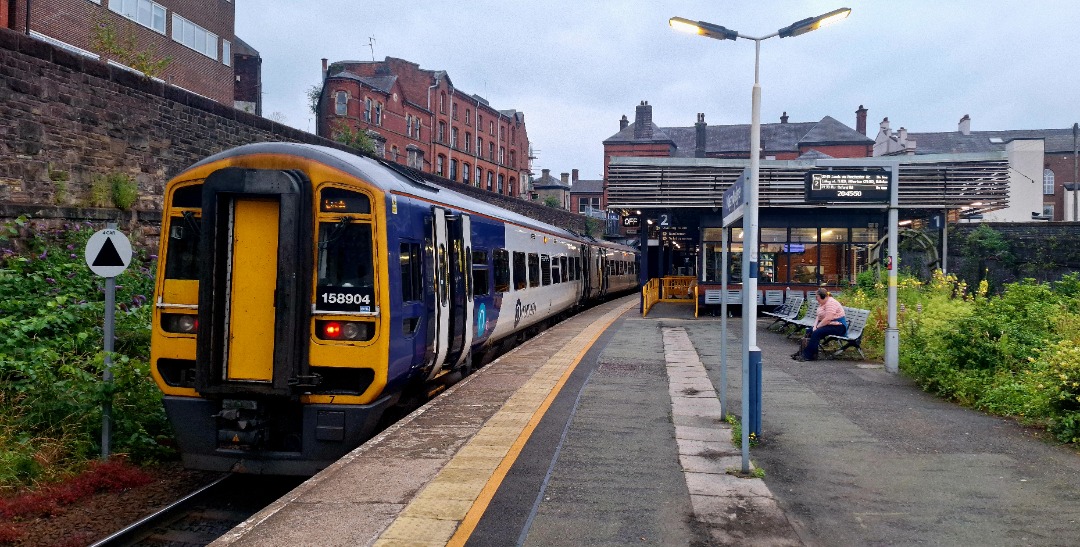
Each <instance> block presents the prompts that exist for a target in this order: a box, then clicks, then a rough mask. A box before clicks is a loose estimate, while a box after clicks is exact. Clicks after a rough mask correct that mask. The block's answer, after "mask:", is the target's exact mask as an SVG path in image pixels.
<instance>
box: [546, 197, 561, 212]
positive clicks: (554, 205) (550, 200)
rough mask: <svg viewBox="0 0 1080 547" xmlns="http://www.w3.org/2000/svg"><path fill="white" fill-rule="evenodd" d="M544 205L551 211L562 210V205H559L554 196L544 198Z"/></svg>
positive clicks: (557, 199)
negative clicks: (551, 209)
mask: <svg viewBox="0 0 1080 547" xmlns="http://www.w3.org/2000/svg"><path fill="white" fill-rule="evenodd" d="M544 205H547V206H548V207H551V208H553V209H562V203H560V202H559V198H557V197H555V196H544Z"/></svg>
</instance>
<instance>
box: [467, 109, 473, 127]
mask: <svg viewBox="0 0 1080 547" xmlns="http://www.w3.org/2000/svg"><path fill="white" fill-rule="evenodd" d="M471 124H472V110H469V109H468V108H466V109H465V125H471Z"/></svg>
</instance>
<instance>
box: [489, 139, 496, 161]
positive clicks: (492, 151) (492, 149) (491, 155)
mask: <svg viewBox="0 0 1080 547" xmlns="http://www.w3.org/2000/svg"><path fill="white" fill-rule="evenodd" d="M488 161H495V143H494V142H489V143H488Z"/></svg>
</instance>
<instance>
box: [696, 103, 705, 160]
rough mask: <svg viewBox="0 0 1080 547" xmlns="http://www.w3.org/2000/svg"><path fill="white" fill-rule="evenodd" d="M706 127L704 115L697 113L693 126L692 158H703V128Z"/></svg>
mask: <svg viewBox="0 0 1080 547" xmlns="http://www.w3.org/2000/svg"><path fill="white" fill-rule="evenodd" d="M706 127H708V125H707V124H706V123H705V113H704V112H699V113H698V115H697V123H695V124H694V157H695V158H704V157H705V139H706V136H705V128H706Z"/></svg>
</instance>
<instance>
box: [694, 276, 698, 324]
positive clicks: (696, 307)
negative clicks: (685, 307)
mask: <svg viewBox="0 0 1080 547" xmlns="http://www.w3.org/2000/svg"><path fill="white" fill-rule="evenodd" d="M697 316H698V286H697V283H695V284H694V319H697Z"/></svg>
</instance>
